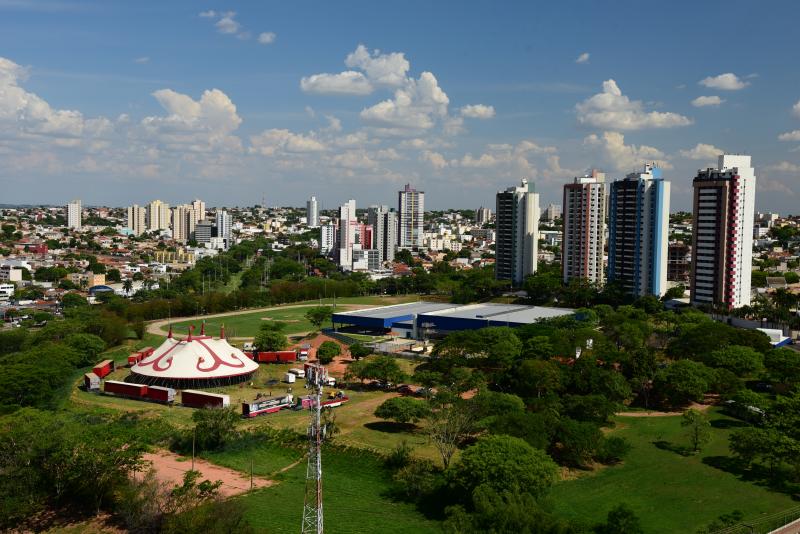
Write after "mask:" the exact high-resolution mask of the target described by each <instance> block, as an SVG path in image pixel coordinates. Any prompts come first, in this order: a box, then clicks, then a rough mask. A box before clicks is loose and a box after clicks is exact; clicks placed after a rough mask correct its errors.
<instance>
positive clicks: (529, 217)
mask: <svg viewBox="0 0 800 534" xmlns="http://www.w3.org/2000/svg"><path fill="white" fill-rule="evenodd" d="M495 214H496V215H495V225H496V232H497V235H496V237H495V245H496V259H495V276H496V277H497V279H498V280H511V282H512V283H513V284H514V285H519V284H521V283H522V282H523V280H524V279H525V277H526V276H528V275H530V274H533V273H535V272H536V261H537V256H538V253H539V194H538V193H534V192H532V191H529V190H528V180H526V179H524V178H523V180H522V183H521V185H520V186H519V187H509V188H508V189H506V190H505V191H498V192H497V209H496V210H495Z"/></svg>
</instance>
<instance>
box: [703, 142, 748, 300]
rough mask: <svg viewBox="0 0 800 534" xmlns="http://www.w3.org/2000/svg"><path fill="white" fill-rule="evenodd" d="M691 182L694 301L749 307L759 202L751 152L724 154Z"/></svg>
mask: <svg viewBox="0 0 800 534" xmlns="http://www.w3.org/2000/svg"><path fill="white" fill-rule="evenodd" d="M693 185H694V211H693V214H694V217H693V222H692V225H693V226H692V281H691V299H692V303H693V304H711V305H715V306H722V307H724V308H727V309H733V308H739V307H741V306H748V305H750V296H751V295H750V291H751V289H750V278H751V269H752V264H753V223H754V216H755V201H756V175H755V171H754V169H753V167H752V166H751V162H750V156H742V155H731V154H723V155H721V156H720V157H719V162H718V164H717V168H716V169H715V168H709V169H705V170H701V171H698V173H697V176H696V177H695V179H694V182H693Z"/></svg>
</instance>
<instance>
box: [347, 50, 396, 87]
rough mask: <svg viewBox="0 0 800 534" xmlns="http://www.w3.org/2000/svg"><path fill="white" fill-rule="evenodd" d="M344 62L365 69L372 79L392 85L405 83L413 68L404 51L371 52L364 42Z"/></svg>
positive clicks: (382, 83) (368, 76)
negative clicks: (409, 71)
mask: <svg viewBox="0 0 800 534" xmlns="http://www.w3.org/2000/svg"><path fill="white" fill-rule="evenodd" d="M344 63H345V65H347V66H348V67H350V68H351V69H354V68H357V69H360V70H362V71H364V72H365V73H366V74H367V78H369V79H370V81H372V82H374V83H377V84H381V85H390V86H399V85H403V84H404V83H405V81H406V74H407V73H408V70H409V69H410V68H411V64H410V63H409V62H408V60H407V59H406V58H405V54H403V53H402V52H392V53H390V54H382V53H381V52H380V50H373V51H372V52H371V53H370V51H369V50H367V47H365V46H364V45H363V44H360V45H358V47H356V49H355V50H354V51H353V52H352V53H350V54H348V56H347V59H345V62H344Z"/></svg>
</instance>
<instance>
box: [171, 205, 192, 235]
mask: <svg viewBox="0 0 800 534" xmlns="http://www.w3.org/2000/svg"><path fill="white" fill-rule="evenodd" d="M195 224H197V215H196V212H195V210H194V208H192V206H191V205H190V204H184V205H182V206H175V207H174V208H172V239H174V240H175V241H180V242H182V243H186V242H187V241H189V240H190V239H191V238H192V234H193V233H194V227H195Z"/></svg>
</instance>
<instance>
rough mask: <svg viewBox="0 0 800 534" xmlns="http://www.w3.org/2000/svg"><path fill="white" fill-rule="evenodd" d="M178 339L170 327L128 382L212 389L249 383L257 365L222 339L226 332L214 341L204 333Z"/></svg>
mask: <svg viewBox="0 0 800 534" xmlns="http://www.w3.org/2000/svg"><path fill="white" fill-rule="evenodd" d="M193 330H194V327H193V326H192V327H190V328H189V336H188V337H186V338H185V339H177V338H175V337H174V336H173V335H172V328H171V327H170V330H169V335H168V336H167V339H165V340H164V342H163V343H162V344H161V346H160V347H158V348H157V349H156V350H155V352H153V354H151V355H150V356H148V357H147V358H145V359H143V360H141V361H140V362H139V363H137V364H136V365H134V366H133V367H131V375H130V378H129V380H130V381H133V382H138V383H140V384H149V385H157V386H167V387H173V388H177V389H185V388H212V387H220V386H227V385H230V384H238V383H239V382H244V381H246V380H250V379H251V378H252V376H253V373H255V372H256V371H257V370H258V364H257V363H256V362H254V361H253V360H251V359H250V358H248V357H247V356H246V355H245V354H244V352H242V351H241V350H239V349H237V348H236V347H234V346H232V345H231V344H230V343H228V341H227V340H226V339H225V329H224V327H223V328H222V330H221V332H220V337H219V338H217V339H215V338H213V337H211V336H207V335H206V334H205V325H203V327H202V328H201V330H200V335H199V336H194V335H193V334H192V331H193Z"/></svg>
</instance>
